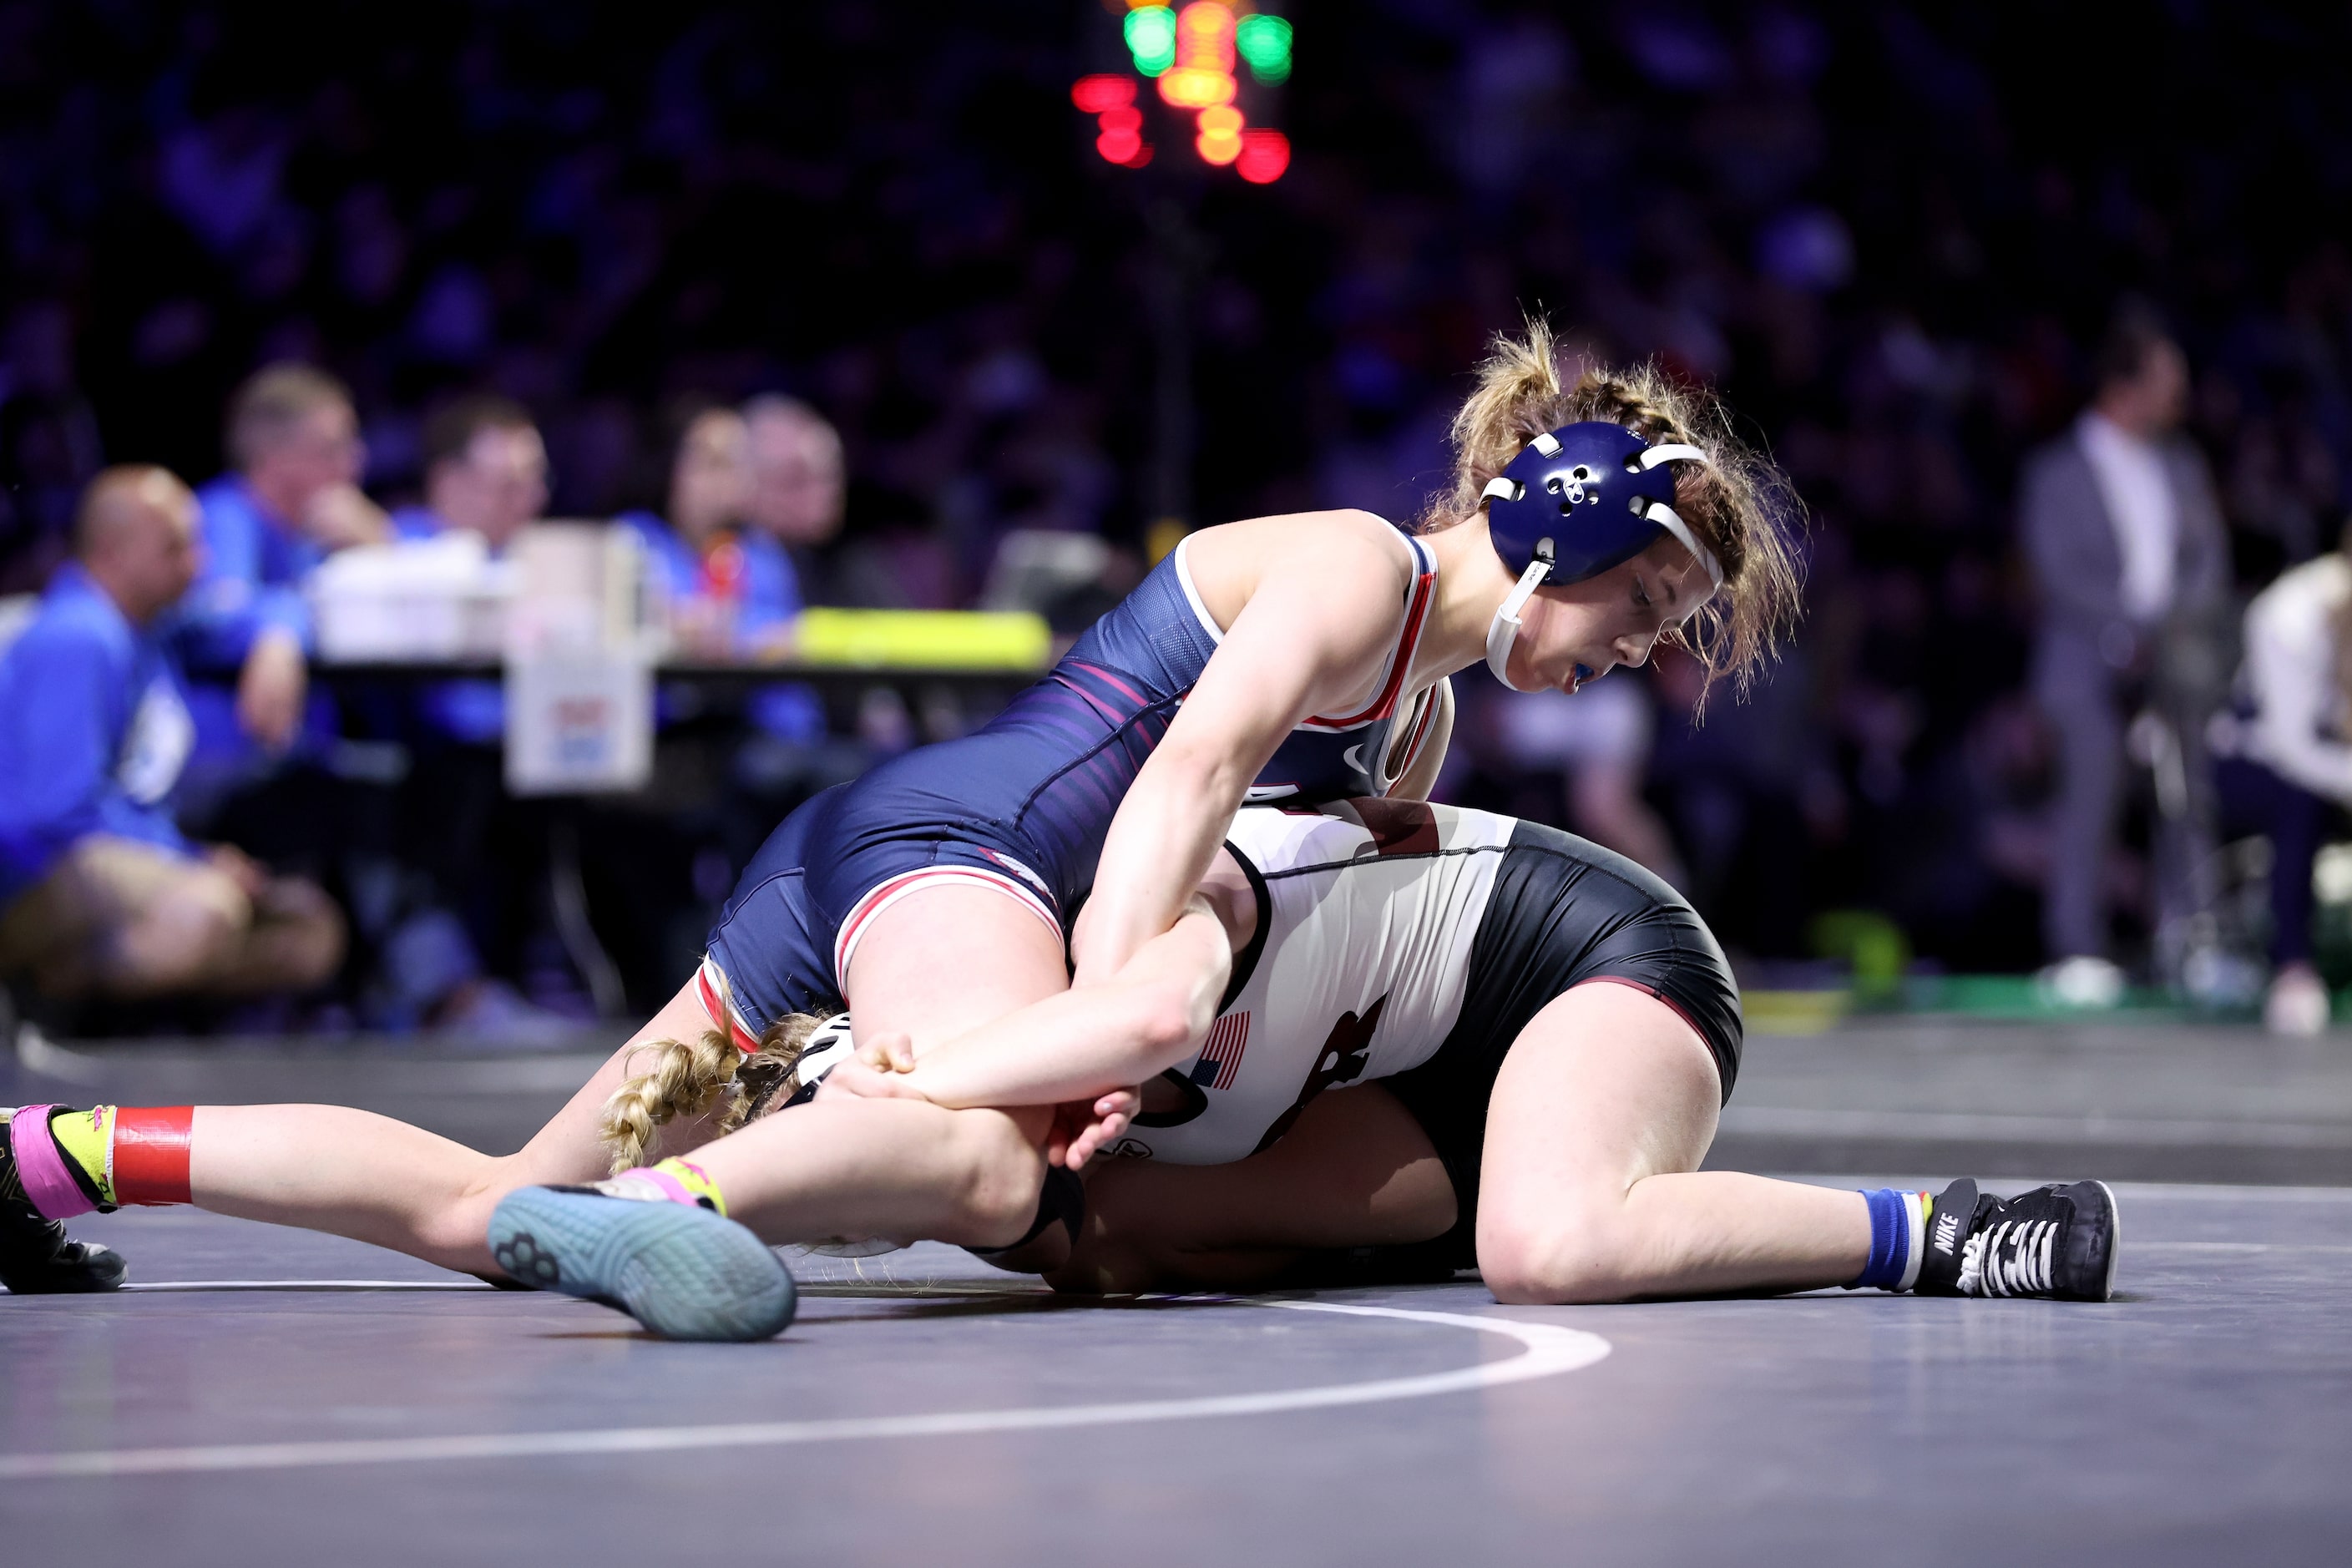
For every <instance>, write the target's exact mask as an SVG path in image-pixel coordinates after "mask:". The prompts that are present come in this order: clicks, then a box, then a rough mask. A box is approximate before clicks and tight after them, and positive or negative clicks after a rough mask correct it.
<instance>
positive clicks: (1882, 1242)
mask: <svg viewBox="0 0 2352 1568" xmlns="http://www.w3.org/2000/svg"><path fill="white" fill-rule="evenodd" d="M1862 1195H1863V1197H1864V1199H1865V1200H1867V1201H1868V1203H1869V1205H1870V1261H1869V1262H1868V1263H1866V1264H1864V1266H1863V1269H1862V1273H1861V1274H1860V1275H1858V1276H1856V1277H1855V1279H1854V1280H1853V1283H1851V1284H1849V1285H1848V1286H1847V1287H1846V1289H1849V1290H1863V1289H1872V1288H1875V1289H1881V1290H1899V1289H1902V1288H1903V1271H1904V1268H1905V1267H1906V1265H1907V1264H1908V1263H1909V1262H1910V1261H1911V1225H1910V1220H1909V1218H1908V1216H1906V1215H1905V1214H1904V1212H1903V1194H1901V1193H1899V1192H1896V1191H1895V1189H1894V1188H1893V1187H1881V1188H1879V1189H1878V1190H1877V1191H1876V1192H1864V1194H1862Z"/></svg>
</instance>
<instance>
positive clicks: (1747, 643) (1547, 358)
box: [1414, 320, 1804, 702]
mask: <svg viewBox="0 0 2352 1568" xmlns="http://www.w3.org/2000/svg"><path fill="white" fill-rule="evenodd" d="M1588 419H1591V420H1605V421H1606V422H1608V423H1609V424H1612V425H1621V426H1624V427H1625V428H1626V429H1628V430H1631V431H1633V433H1634V434H1635V435H1637V436H1639V437H1642V438H1643V440H1645V441H1648V442H1651V443H1653V444H1655V443H1658V442H1661V441H1674V442H1681V443H1684V444H1686V445H1688V446H1693V447H1698V448H1699V449H1700V450H1701V451H1703V452H1705V453H1706V455H1707V457H1708V458H1709V459H1711V461H1710V462H1708V463H1706V464H1700V463H1679V464H1676V465H1675V511H1676V512H1677V513H1679V514H1680V515H1681V517H1682V519H1683V521H1685V522H1686V523H1688V524H1689V525H1690V527H1691V530H1692V531H1693V532H1695V533H1696V534H1697V535H1698V538H1699V542H1701V543H1703V544H1705V545H1706V547H1707V548H1708V549H1709V550H1711V551H1713V552H1715V557H1716V559H1717V561H1719V562H1721V563H1723V592H1721V593H1720V594H1717V595H1716V596H1715V597H1714V598H1713V599H1710V600H1709V601H1708V602H1707V604H1706V607H1705V608H1703V609H1701V610H1700V611H1699V613H1698V614H1697V615H1696V616H1693V617H1692V618H1691V620H1690V622H1689V623H1688V624H1687V625H1685V626H1679V627H1675V628H1674V629H1672V630H1670V631H1669V632H1668V633H1667V634H1666V635H1665V637H1664V638H1663V639H1662V640H1664V641H1666V642H1669V643H1672V644H1674V645H1675V646H1678V647H1683V648H1685V649H1687V650H1688V651H1689V652H1690V653H1691V655H1692V656H1693V657H1694V658H1696V659H1697V660H1698V662H1699V664H1700V665H1701V667H1702V668H1704V669H1705V670H1706V685H1707V686H1708V687H1712V686H1713V685H1714V684H1715V682H1716V681H1717V679H1723V678H1725V677H1728V678H1730V679H1731V682H1732V689H1733V691H1734V692H1735V694H1737V695H1740V696H1745V695H1746V694H1747V691H1748V688H1749V687H1750V685H1752V684H1753V682H1754V680H1755V679H1756V675H1757V672H1758V671H1759V669H1760V668H1762V667H1763V666H1764V665H1765V664H1767V663H1769V661H1770V660H1771V658H1773V656H1774V655H1775V654H1776V653H1777V652H1778V651H1779V647H1780V638H1781V637H1782V636H1783V635H1785V634H1786V632H1787V631H1788V630H1789V628H1790V626H1793V625H1794V624H1795V622H1796V619H1797V616H1798V615H1799V614H1800V613H1801V600H1802V595H1803V574H1802V571H1801V568H1800V566H1799V564H1798V557H1797V549H1796V542H1795V540H1794V537H1793V535H1794V533H1795V531H1796V530H1797V529H1799V528H1801V526H1802V522H1803V518H1804V507H1803V503H1802V502H1801V501H1800V500H1798V499H1797V494H1796V491H1795V490H1794V489H1791V488H1790V484H1789V481H1788V479H1787V477H1786V476H1785V475H1783V474H1782V473H1781V472H1780V469H1779V468H1775V467H1773V465H1772V464H1771V463H1770V462H1769V460H1767V459H1766V458H1762V457H1759V455H1757V454H1756V453H1755V452H1753V451H1751V450H1749V449H1748V447H1747V446H1746V444H1744V443H1743V442H1742V441H1741V440H1740V439H1739V437H1738V436H1737V435H1736V434H1734V432H1733V430H1732V426H1731V416H1730V414H1729V412H1728V411H1727V409H1726V408H1725V407H1724V405H1722V403H1721V402H1720V401H1718V400H1717V398H1716V396H1715V395H1713V394H1712V393H1709V392H1706V391H1704V390H1697V389H1693V388H1689V387H1685V386H1683V385H1681V384H1678V383H1676V382H1675V380H1674V379H1673V378H1671V377H1670V376H1668V375H1667V374H1665V373H1664V371H1663V370H1661V369H1659V367H1658V366H1657V364H1656V363H1643V364H1637V365H1631V366H1626V367H1623V368H1620V369H1613V370H1612V369H1609V368H1606V367H1601V366H1595V367H1593V368H1591V369H1589V370H1587V371H1586V372H1585V373H1584V374H1583V375H1582V376H1581V377H1580V379H1579V380H1578V381H1577V382H1576V383H1575V384H1573V385H1569V386H1563V385H1562V384H1561V382H1560V374H1559V357H1558V354H1557V352H1556V349H1555V346H1554V342H1553V339H1552V332H1551V329H1550V327H1549V326H1548V325H1546V324H1545V323H1544V322H1542V321H1537V320H1530V321H1528V323H1527V326H1526V330H1525V331H1522V332H1521V333H1520V334H1519V335H1518V336H1517V337H1513V336H1511V335H1509V334H1507V333H1498V334H1497V335H1496V338H1495V341H1494V343H1493V346H1492V348H1491V350H1490V352H1489V353H1488V354H1487V357H1486V362H1485V363H1482V364H1481V365H1480V366H1479V367H1478V385H1477V387H1476V389H1475V391H1473V392H1472V393H1471V395H1470V397H1469V400H1468V401H1467V402H1465V404H1463V405H1462V408H1461V411H1460V412H1459V413H1457V414H1455V415H1454V427H1453V431H1452V437H1453V444H1454V488H1453V489H1452V490H1451V491H1450V492H1448V493H1446V494H1444V495H1441V496H1439V497H1438V498H1437V499H1436V500H1434V501H1433V502H1432V504H1431V506H1430V509H1429V510H1428V511H1427V512H1425V513H1424V514H1423V517H1422V519H1421V521H1420V522H1419V523H1418V524H1417V525H1416V527H1415V529H1414V531H1415V532H1420V533H1433V532H1435V531H1438V530H1440V529H1444V528H1450V527H1453V526H1454V525H1455V524H1457V523H1460V522H1464V521H1468V520H1469V519H1470V518H1472V517H1474V516H1475V515H1477V512H1478V510H1479V507H1480V506H1481V504H1482V496H1483V492H1484V491H1485V489H1486V482H1487V481H1488V480H1489V479H1493V478H1494V477H1495V476H1496V475H1497V474H1499V473H1501V472H1502V471H1503V469H1504V468H1506V467H1507V466H1508V465H1509V463H1510V461H1511V459H1512V458H1516V457H1517V456H1518V454H1519V448H1521V447H1524V446H1526V445H1527V444H1528V441H1529V440H1531V439H1533V438H1534V437H1537V436H1539V435H1541V434H1543V433H1544V432H1546V431H1548V430H1557V429H1559V427H1560V426H1563V425H1573V424H1576V423H1577V422H1579V421H1580V420H1588ZM1701 700H1702V702H1704V700H1705V699H1704V695H1703V694H1702V698H1701Z"/></svg>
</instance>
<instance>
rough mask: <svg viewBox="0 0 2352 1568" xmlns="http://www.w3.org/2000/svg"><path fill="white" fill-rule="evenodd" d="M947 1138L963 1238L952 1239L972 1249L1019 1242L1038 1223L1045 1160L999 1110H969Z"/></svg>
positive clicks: (1033, 1144) (1020, 1125)
mask: <svg viewBox="0 0 2352 1568" xmlns="http://www.w3.org/2000/svg"><path fill="white" fill-rule="evenodd" d="M949 1136H950V1139H951V1140H952V1141H953V1142H952V1144H951V1146H950V1154H951V1156H952V1158H953V1160H954V1162H955V1167H956V1174H957V1182H956V1189H955V1190H956V1208H957V1215H956V1218H957V1221H958V1223H959V1226H960V1228H961V1230H962V1232H963V1234H962V1235H960V1236H957V1237H952V1238H951V1239H953V1240H956V1241H958V1242H960V1243H962V1244H964V1245H966V1246H972V1247H1005V1246H1009V1245H1011V1244H1012V1243H1013V1242H1015V1241H1018V1240H1020V1239H1021V1237H1023V1236H1024V1234H1026V1233H1027V1231H1028V1230H1029V1227H1030V1226H1031V1225H1033V1224H1034V1222H1035V1220H1036V1218H1037V1194H1038V1191H1039V1189H1040V1188H1041V1187H1042V1186H1043V1185H1044V1184H1045V1154H1044V1152H1042V1151H1040V1150H1039V1149H1038V1147H1037V1144H1036V1142H1035V1141H1034V1139H1033V1138H1032V1137H1030V1136H1029V1135H1028V1134H1027V1133H1026V1132H1025V1131H1024V1128H1023V1125H1022V1123H1021V1122H1020V1121H1017V1120H1015V1119H1014V1118H1013V1117H1011V1116H1008V1115H1005V1114H1004V1113H1003V1112H1000V1111H986V1110H975V1111H966V1112H963V1113H961V1114H960V1115H959V1116H957V1118H956V1120H955V1124H954V1126H953V1127H952V1128H951V1129H950V1134H949Z"/></svg>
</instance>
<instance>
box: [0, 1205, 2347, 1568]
mask: <svg viewBox="0 0 2352 1568" xmlns="http://www.w3.org/2000/svg"><path fill="white" fill-rule="evenodd" d="M2120 1196H2121V1199H2122V1214H2123V1223H2124V1226H2125V1230H2124V1247H2125V1249H2124V1253H2123V1263H2122V1272H2121V1275H2120V1280H2119V1282H2120V1284H2121V1285H2122V1287H2123V1289H2124V1295H2123V1296H2122V1298H2121V1299H2119V1300H2116V1301H2115V1302H2112V1303H2110V1304H2107V1305H2104V1306H2079V1305H2074V1306H2070V1305H2062V1304H2054V1303H2045V1302H1979V1301H1931V1300H1913V1299H1908V1298H1897V1297H1888V1296H1883V1295H1878V1294H1875V1293H1868V1294H1855V1295H1851V1296H1849V1295H1845V1294H1843V1293H1841V1292H1831V1293H1824V1294H1821V1295H1815V1296H1811V1297H1804V1298H1798V1299H1792V1300H1774V1301H1746V1300H1719V1301H1697V1302H1681V1303H1673V1304H1658V1305H1644V1306H1631V1307H1609V1308H1562V1309H1506V1308H1501V1307H1498V1306H1496V1304H1495V1302H1494V1300H1493V1299H1492V1298H1491V1297H1489V1296H1487V1295H1486V1292H1485V1291H1484V1290H1483V1289H1480V1288H1479V1287H1478V1286H1477V1285H1476V1284H1475V1282H1471V1281H1467V1280H1465V1281H1464V1282H1461V1283H1457V1284H1454V1285H1450V1286H1438V1287H1427V1288H1420V1289H1385V1290H1365V1291H1352V1292H1339V1293H1332V1294H1326V1295H1320V1296H1313V1297H1307V1296H1297V1297H1284V1298H1279V1299H1272V1300H1258V1301H1252V1302H1231V1301H1208V1300H1153V1301H1141V1302H1134V1303H1128V1304H1118V1305H1068V1304H1065V1303H1060V1302H1057V1301H1055V1300H1053V1299H1051V1298H1049V1297H1046V1296H1045V1295H1042V1294H1040V1293H1039V1292H1037V1291H1036V1290H1035V1289H1034V1288H1032V1287H1031V1286H1030V1285H1029V1284H1028V1283H1027V1282H1025V1281H1023V1280H1021V1279H1014V1278H1013V1277H1010V1276H1005V1275H1000V1274H995V1273H993V1272H992V1271H989V1270H987V1269H985V1268H982V1267H981V1266H979V1265H977V1264H975V1263H974V1262H973V1261H972V1260H971V1259H970V1258H967V1257H965V1256H964V1255H962V1254H961V1253H957V1252H955V1251H953V1250H951V1249H949V1248H944V1247H923V1248H919V1249H917V1250H916V1251H914V1252H911V1253H907V1254H899V1255H896V1256H893V1257H889V1258H879V1259H867V1260H864V1261H863V1262H862V1263H859V1264H854V1265H853V1264H848V1263H842V1262H833V1261H824V1262H823V1264H822V1267H815V1266H812V1265H809V1264H803V1267H802V1269H801V1272H802V1274H803V1278H804V1279H806V1281H807V1292H806V1297H805V1300H804V1301H803V1309H802V1313H801V1318H800V1321H798V1322H797V1323H795V1324H794V1325H793V1328H792V1329H791V1330H790V1331H788V1332H787V1333H786V1334H785V1335H784V1336H783V1337H782V1339H780V1340H777V1341H775V1342H771V1343H766V1344H761V1345H751V1346H738V1345H680V1344H667V1343H663V1342H658V1341H655V1340H651V1339H648V1338H646V1337H645V1336H643V1335H641V1334H639V1333H638V1332H636V1331H635V1328H634V1325H632V1324H630V1323H629V1322H628V1321H626V1320H625V1319H623V1318H621V1317H619V1316H617V1315H616V1314H614V1313H612V1312H608V1311H606V1310H603V1309H601V1308H598V1307H594V1306H592V1305H588V1304H586V1303H583V1302H575V1301H572V1300H565V1299H562V1298H559V1297H548V1296H536V1295H524V1294H517V1293H511V1292H499V1291H492V1290H489V1289H483V1288H479V1287H477V1286H474V1285H473V1283H472V1282H471V1281H468V1280H466V1279H461V1278H458V1277H455V1276H451V1275H447V1274H444V1273H441V1272H439V1271H437V1270H435V1269H433V1268H428V1267H426V1266H425V1265H422V1264H417V1263H414V1262H411V1261H408V1260H407V1259H404V1258H397V1257H394V1256H392V1255H389V1254H386V1253H383V1252H379V1251H376V1250H374V1249H373V1248H370V1247H362V1246H360V1245H358V1244H356V1243H350V1242H343V1241H339V1240H335V1239H331V1238H327V1237H311V1236H307V1235H302V1234H299V1233H296V1232H291V1231H283V1230H277V1229H273V1228H269V1227H265V1226H256V1225H249V1224H246V1223H242V1222H239V1221H236V1220H229V1219H223V1218H218V1217H215V1216H211V1215H203V1214H198V1213H194V1212H192V1211H185V1210H151V1211H144V1212H131V1213H126V1214H122V1215H114V1216H111V1217H108V1218H94V1219H92V1220H89V1221H87V1222H85V1224H86V1226H87V1228H88V1231H89V1234H91V1235H93V1236H99V1237H103V1238H104V1239H106V1240H107V1241H109V1242H110V1243H112V1244H113V1245H115V1246H117V1247H121V1249H122V1250H123V1251H124V1252H125V1253H126V1254H127V1255H128V1256H129V1257H130V1258H131V1260H132V1267H133V1269H134V1277H135V1279H137V1280H138V1281H139V1288H137V1289H132V1290H130V1291H126V1292H124V1293H121V1294H119V1295H114V1296H109V1297H98V1298H90V1297H83V1298H66V1297H46V1298H13V1299H12V1298H5V1297H0V1355H5V1366H6V1368H7V1372H6V1378H5V1385H0V1540H5V1542H7V1552H6V1553H5V1558H6V1561H7V1562H9V1563H12V1564H13V1563H23V1564H27V1565H30V1564H36V1563H174V1564H181V1563H185V1564H205V1563H221V1564H231V1563H234V1564H238V1565H249V1564H276V1563H289V1564H290V1563H338V1564H352V1565H354V1568H356V1565H360V1564H376V1563H383V1564H394V1563H399V1564H412V1563H561V1564H567V1565H568V1564H592V1563H616V1564H617V1563H627V1564H632V1565H641V1564H646V1563H770V1562H782V1563H828V1564H832V1563H894V1564H895V1563H942V1564H958V1565H961V1564H992V1563H1005V1564H1020V1565H1023V1568H1033V1565H1035V1564H1039V1563H1056V1562H1068V1561H1076V1562H1086V1563H1103V1562H1108V1563H1171V1564H1177V1563H1182V1564H1192V1563H1238V1564H1256V1563H1285V1564H1289V1563H1315V1564H1324V1563H1328V1564H1332V1565H1334V1568H1338V1565H1342V1564H1344V1565H1348V1568H1363V1565H1366V1564H1389V1563H1559V1562H1591V1563H1677V1564H1679V1563H1743V1564H1752V1563H1809V1564H1810V1563H1855V1562H1868V1561H1876V1560H1882V1559H1888V1560H1895V1561H1908V1562H1914V1563H1952V1564H1968V1565H1970V1568H1974V1565H1977V1564H1981V1563H1986V1562H2002V1563H2020V1562H2022V1563H2217V1562H2261V1563H2341V1562H2343V1561H2345V1560H2346V1558H2347V1552H2352V1487H2347V1485H2346V1469H2345V1466H2346V1458H2347V1455H2352V1349H2347V1347H2352V1296H2347V1290H2346V1289H2345V1286H2346V1283H2347V1274H2348V1273H2352V1192H2344V1191H2326V1190H2315V1189H2308V1188H2284V1187H2273V1188H2266V1189H2249V1188H2239V1189H2229V1188H2218V1187H2197V1186H2137V1187H2126V1188H2124V1189H2122V1191H2121V1194H2120Z"/></svg>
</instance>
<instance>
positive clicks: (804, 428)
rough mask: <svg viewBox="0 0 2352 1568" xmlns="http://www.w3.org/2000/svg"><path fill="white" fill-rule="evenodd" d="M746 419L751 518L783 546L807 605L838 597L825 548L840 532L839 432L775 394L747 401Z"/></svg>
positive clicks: (842, 485)
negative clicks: (831, 586) (830, 583)
mask: <svg viewBox="0 0 2352 1568" xmlns="http://www.w3.org/2000/svg"><path fill="white" fill-rule="evenodd" d="M743 425H744V434H745V436H746V437H747V445H748V450H749V453H750V458H751V497H750V500H749V501H748V503H747V505H746V507H745V517H746V518H747V520H748V521H750V523H751V527H752V529H753V530H754V531H757V532H759V533H761V534H764V535H766V536H767V537H768V538H770V539H772V540H773V541H775V542H776V543H777V544H779V545H781V546H782V548H783V551H784V553H785V555H786V556H787V557H788V558H789V559H790V561H791V563H792V570H793V578H794V579H795V581H796V582H797V584H798V586H799V590H800V596H801V600H802V602H803V603H804V604H811V605H830V604H835V603H836V602H838V601H837V600H836V599H835V596H834V595H832V594H831V592H830V591H829V586H828V584H829V579H830V573H829V571H828V569H827V564H826V556H825V548H826V546H828V545H830V544H831V543H832V542H834V540H835V538H837V537H838V536H839V535H840V532H841V517H842V500H843V496H844V493H845V478H844V473H843V463H842V451H841V436H840V434H839V433H838V432H837V431H835V429H834V427H833V426H831V425H830V424H828V423H827V422H826V420H825V417H824V415H822V414H819V413H818V412H817V411H816V410H815V409H814V408H811V407H810V406H809V405H807V404H805V403H803V402H801V401H799V400H798V399H796V398H791V397H781V396H777V395H772V394H771V395H767V396H763V397H755V398H753V399H752V400H751V402H750V403H747V404H745V405H743Z"/></svg>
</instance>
